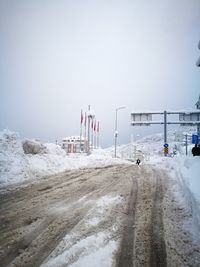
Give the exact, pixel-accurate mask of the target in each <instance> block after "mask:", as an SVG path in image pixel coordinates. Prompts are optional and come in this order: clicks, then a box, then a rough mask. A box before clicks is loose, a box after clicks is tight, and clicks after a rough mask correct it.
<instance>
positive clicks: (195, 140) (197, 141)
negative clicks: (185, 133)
mask: <svg viewBox="0 0 200 267" xmlns="http://www.w3.org/2000/svg"><path fill="white" fill-rule="evenodd" d="M198 143H199V137H198V135H197V134H193V135H192V144H195V145H197V144H198Z"/></svg>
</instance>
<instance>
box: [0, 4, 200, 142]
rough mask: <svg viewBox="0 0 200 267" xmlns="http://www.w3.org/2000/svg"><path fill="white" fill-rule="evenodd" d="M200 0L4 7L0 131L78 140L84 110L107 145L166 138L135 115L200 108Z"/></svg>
mask: <svg viewBox="0 0 200 267" xmlns="http://www.w3.org/2000/svg"><path fill="white" fill-rule="evenodd" d="M199 39H200V1H199V0H176V1H174V0H152V1H149V0H119V1H118V0H115V1H114V0H113V1H112V0H105V1H104V0H79V1H77V0H68V1H67V0H24V1H23V0H12V1H11V0H0V129H4V128H8V129H10V130H13V131H18V132H19V133H20V135H21V136H22V137H29V138H33V137H37V138H40V139H41V140H42V141H55V140H56V139H58V140H61V139H62V138H63V137H65V136H69V135H78V134H79V126H80V110H81V109H82V110H83V111H87V108H88V105H89V104H90V105H91V106H92V109H93V110H94V111H95V114H96V118H97V120H99V121H100V128H101V144H102V146H103V147H107V146H110V145H112V144H113V141H114V140H113V139H114V123H115V109H116V108H117V107H119V106H121V105H125V106H126V107H127V108H126V109H124V110H120V111H119V113H118V115H119V116H118V126H119V127H118V131H119V139H118V140H119V143H127V142H129V140H130V135H131V134H135V135H136V134H138V133H139V134H140V135H144V133H146V134H148V133H150V132H153V131H156V130H157V129H156V128H155V127H154V126H152V127H151V128H148V129H146V128H145V129H144V128H142V129H141V128H138V127H137V128H133V127H130V112H131V110H138V109H139V110H149V109H151V110H164V109H184V108H195V106H194V104H195V103H196V101H197V99H198V96H199V94H200V68H197V67H196V65H195V63H196V61H197V59H198V57H199V56H200V50H199V49H198V42H199Z"/></svg>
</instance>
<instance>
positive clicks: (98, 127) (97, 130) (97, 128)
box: [97, 121, 99, 133]
mask: <svg viewBox="0 0 200 267" xmlns="http://www.w3.org/2000/svg"><path fill="white" fill-rule="evenodd" d="M97 132H98V133H99V121H98V123H97Z"/></svg>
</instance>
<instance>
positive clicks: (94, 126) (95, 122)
mask: <svg viewBox="0 0 200 267" xmlns="http://www.w3.org/2000/svg"><path fill="white" fill-rule="evenodd" d="M94 131H95V132H96V121H95V122H94Z"/></svg>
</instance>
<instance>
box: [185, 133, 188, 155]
mask: <svg viewBox="0 0 200 267" xmlns="http://www.w3.org/2000/svg"><path fill="white" fill-rule="evenodd" d="M185 154H186V156H187V155H188V135H187V134H186V135H185Z"/></svg>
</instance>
